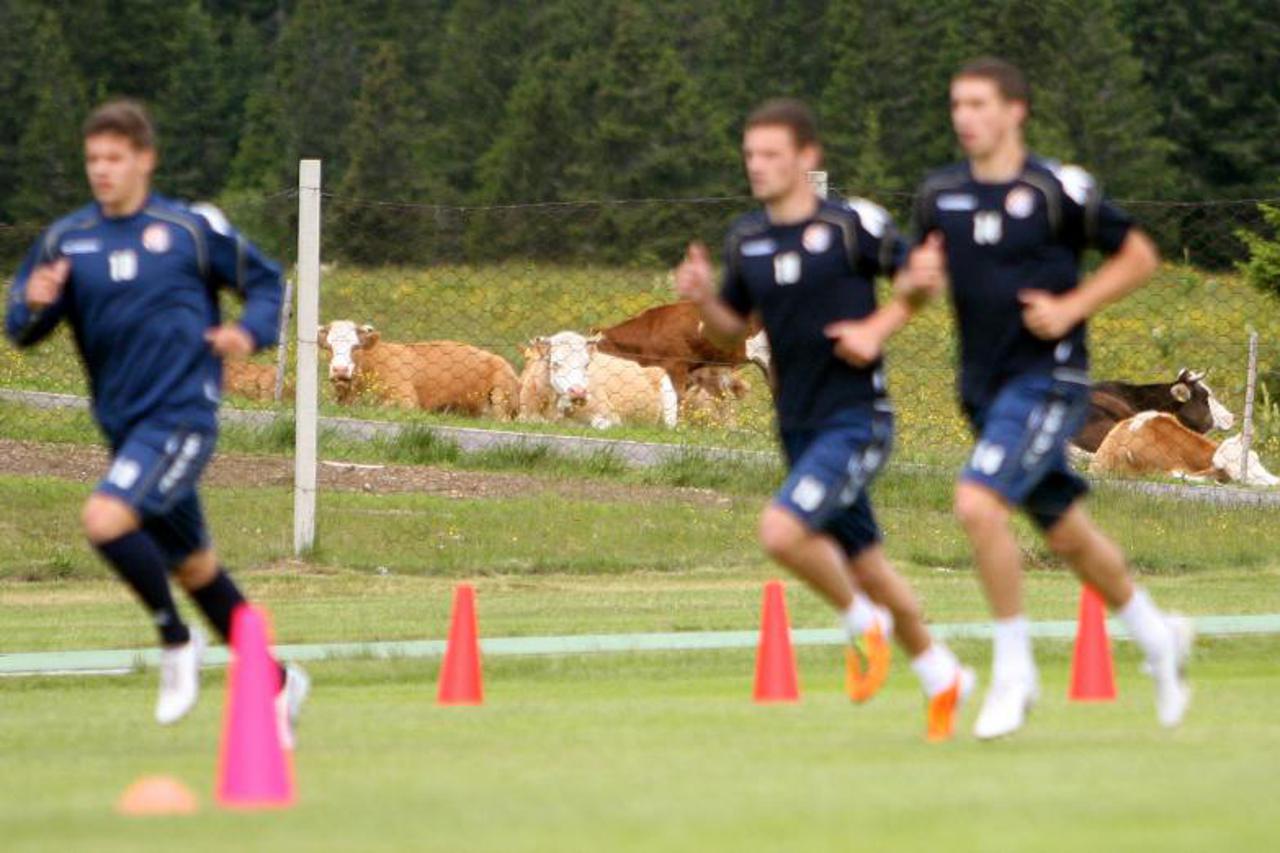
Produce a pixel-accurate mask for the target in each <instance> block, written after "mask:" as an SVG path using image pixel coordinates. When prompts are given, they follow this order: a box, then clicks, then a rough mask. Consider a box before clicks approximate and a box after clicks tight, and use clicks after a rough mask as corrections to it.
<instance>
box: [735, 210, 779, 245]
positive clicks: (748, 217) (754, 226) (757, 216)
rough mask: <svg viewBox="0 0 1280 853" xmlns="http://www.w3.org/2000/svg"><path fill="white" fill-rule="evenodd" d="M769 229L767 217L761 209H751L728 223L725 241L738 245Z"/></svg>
mask: <svg viewBox="0 0 1280 853" xmlns="http://www.w3.org/2000/svg"><path fill="white" fill-rule="evenodd" d="M768 230H769V217H768V216H766V215H765V212H764V211H763V210H752V211H750V212H748V213H744V214H742V215H741V216H739V217H738V218H737V219H735V220H733V222H731V223H729V231H728V233H727V234H726V236H725V242H726V243H727V244H728V245H730V246H735V245H739V244H741V243H742V241H744V240H749V239H751V238H752V237H759V236H760V235H762V234H765V233H766V232H768Z"/></svg>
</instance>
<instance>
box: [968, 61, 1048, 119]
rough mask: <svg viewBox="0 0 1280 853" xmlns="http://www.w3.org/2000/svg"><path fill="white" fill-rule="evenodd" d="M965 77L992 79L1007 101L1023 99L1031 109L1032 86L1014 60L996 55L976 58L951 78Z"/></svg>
mask: <svg viewBox="0 0 1280 853" xmlns="http://www.w3.org/2000/svg"><path fill="white" fill-rule="evenodd" d="M964 77H976V78H978V79H979V80H990V81H991V82H992V83H994V84H995V86H996V91H998V92H999V93H1000V97H1002V98H1004V99H1005V100H1006V101H1021V102H1022V103H1024V104H1026V105H1027V109H1028V110H1030V109H1031V86H1030V84H1028V83H1027V76H1026V75H1025V74H1023V73H1022V69H1020V68H1019V67H1018V66H1016V65H1014V64H1013V63H1012V62H1006V61H1005V60H1003V59H997V58H996V57H994V56H984V57H981V58H979V59H974V60H972V61H970V62H966V63H965V64H964V65H962V66H961V67H960V70H959V71H957V72H956V73H955V76H953V77H952V78H951V79H952V80H959V79H961V78H964Z"/></svg>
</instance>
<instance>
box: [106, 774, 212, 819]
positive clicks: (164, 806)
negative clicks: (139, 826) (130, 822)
mask: <svg viewBox="0 0 1280 853" xmlns="http://www.w3.org/2000/svg"><path fill="white" fill-rule="evenodd" d="M199 809H200V804H199V803H198V802H197V801H196V795H195V794H193V793H191V789H190V788H188V787H187V786H186V785H184V784H182V783H181V782H179V781H178V780H177V779H175V778H173V777H172V776H143V777H142V778H141V779H139V780H138V781H136V782H134V783H133V784H132V785H130V786H129V787H128V788H125V791H124V793H123V794H121V795H120V799H119V800H117V801H116V813H117V814H122V815H129V816H130V817H150V816H152V815H175V814H195V813H196V812H197V811H199Z"/></svg>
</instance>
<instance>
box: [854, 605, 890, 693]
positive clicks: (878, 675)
mask: <svg viewBox="0 0 1280 853" xmlns="http://www.w3.org/2000/svg"><path fill="white" fill-rule="evenodd" d="M859 646H861V649H859ZM864 658H865V663H864V660H863V659H864ZM891 658H892V650H891V649H890V648H889V638H888V637H886V636H885V632H884V630H883V629H882V628H881V627H880V623H879V622H876V623H875V624H873V625H872V626H871V627H870V628H868V629H867V630H866V631H864V632H863V634H862V639H861V641H860V642H858V643H855V644H853V645H851V646H849V647H848V648H847V649H845V653H844V692H845V693H847V694H848V695H849V698H850V699H852V700H853V701H854V702H858V703H861V702H866V701H867V700H868V699H870V698H871V697H872V696H875V695H876V694H877V693H879V692H880V688H881V687H883V686H884V682H885V679H886V678H888V677H889V662H890V660H891Z"/></svg>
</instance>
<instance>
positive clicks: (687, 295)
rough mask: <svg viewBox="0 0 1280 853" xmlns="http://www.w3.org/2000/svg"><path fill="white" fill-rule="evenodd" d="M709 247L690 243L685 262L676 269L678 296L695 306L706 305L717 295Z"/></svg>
mask: <svg viewBox="0 0 1280 853" xmlns="http://www.w3.org/2000/svg"><path fill="white" fill-rule="evenodd" d="M712 276H713V273H712V270H711V259H710V257H709V256H708V255H707V247H706V246H704V245H703V244H701V243H690V244H689V248H688V249H687V250H686V251H685V254H684V260H683V261H681V262H680V266H678V267H676V295H677V296H679V297H680V298H681V299H687V300H689V301H690V302H692V303H694V304H695V305H704V304H706V303H707V302H710V301H711V300H712V299H713V298H714V297H715V295H716V291H715V284H714V281H713V278H712Z"/></svg>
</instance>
